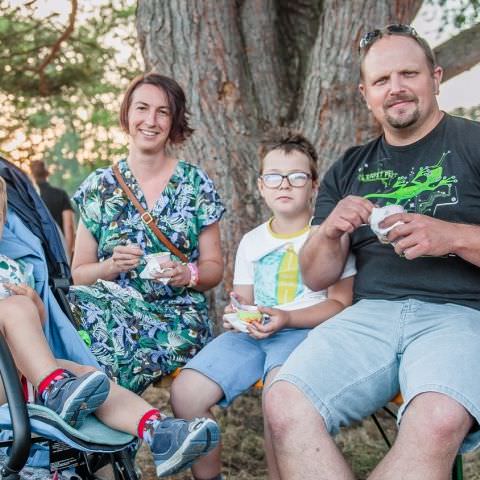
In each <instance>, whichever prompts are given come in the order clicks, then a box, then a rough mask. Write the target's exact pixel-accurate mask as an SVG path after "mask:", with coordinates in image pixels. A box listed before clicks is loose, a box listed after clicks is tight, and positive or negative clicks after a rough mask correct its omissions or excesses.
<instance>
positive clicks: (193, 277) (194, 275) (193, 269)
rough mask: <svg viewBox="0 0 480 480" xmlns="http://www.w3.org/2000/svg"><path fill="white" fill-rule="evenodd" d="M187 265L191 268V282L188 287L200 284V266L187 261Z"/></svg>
mask: <svg viewBox="0 0 480 480" xmlns="http://www.w3.org/2000/svg"><path fill="white" fill-rule="evenodd" d="M187 267H188V269H189V270H190V282H188V285H187V287H189V288H192V287H196V286H197V285H198V281H199V278H198V267H197V264H196V263H187Z"/></svg>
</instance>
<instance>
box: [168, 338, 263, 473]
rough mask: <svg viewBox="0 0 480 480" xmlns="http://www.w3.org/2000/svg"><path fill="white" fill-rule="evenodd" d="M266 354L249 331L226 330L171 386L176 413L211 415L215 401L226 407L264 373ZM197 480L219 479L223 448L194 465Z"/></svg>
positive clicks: (199, 354) (201, 352)
mask: <svg viewBox="0 0 480 480" xmlns="http://www.w3.org/2000/svg"><path fill="white" fill-rule="evenodd" d="M264 363H265V354H264V353H263V351H262V349H261V348H260V342H259V341H258V340H256V339H254V338H252V337H250V336H249V335H247V334H244V333H238V332H227V333H224V334H222V335H220V336H218V337H217V338H215V339H214V340H213V341H212V342H210V343H209V344H208V345H207V346H206V347H205V348H203V349H202V350H201V351H200V352H199V353H198V354H197V355H196V356H195V357H194V358H193V359H192V360H190V361H189V362H188V363H187V365H186V366H185V368H184V369H183V370H182V373H181V374H180V375H179V376H178V377H177V378H176V379H175V381H174V382H173V385H172V395H171V401H172V406H173V408H174V412H175V413H176V414H178V415H181V416H185V417H186V418H192V417H193V416H196V415H203V416H205V415H206V416H210V417H211V416H212V414H211V412H210V409H211V407H213V406H214V405H215V404H217V403H218V404H219V405H220V406H223V407H226V406H228V405H229V404H230V403H231V402H232V401H233V400H234V399H235V398H236V397H237V396H239V395H240V394H241V393H243V392H245V391H246V390H248V389H249V388H250V387H251V386H252V385H254V384H255V382H256V381H257V380H258V379H259V378H261V377H262V376H263V369H264ZM192 470H193V474H194V477H195V478H196V479H201V480H204V479H212V478H216V477H217V476H218V475H219V474H220V472H221V461H220V448H218V449H216V450H215V451H213V452H212V454H210V455H208V456H207V457H205V458H204V459H201V460H200V461H199V462H197V463H196V464H195V466H194V467H193V469H192Z"/></svg>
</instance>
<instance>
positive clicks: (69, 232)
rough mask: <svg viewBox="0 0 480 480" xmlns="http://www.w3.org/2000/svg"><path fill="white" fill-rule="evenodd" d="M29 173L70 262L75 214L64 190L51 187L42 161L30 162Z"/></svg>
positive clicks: (47, 172) (73, 241) (46, 169)
mask: <svg viewBox="0 0 480 480" xmlns="http://www.w3.org/2000/svg"><path fill="white" fill-rule="evenodd" d="M30 172H31V173H32V176H33V179H34V180H35V183H36V184H37V187H38V189H39V191H40V196H41V197H42V200H43V201H44V202H45V205H46V206H47V208H48V210H49V211H50V213H51V214H52V217H53V219H54V220H55V222H56V223H57V225H58V226H59V228H60V231H61V233H62V235H63V240H64V241H65V243H64V245H65V251H66V253H67V257H68V259H69V260H70V259H71V258H72V255H73V247H74V245H75V214H74V211H73V207H72V204H71V203H70V199H69V198H68V194H67V192H66V191H65V190H62V189H61V188H57V187H53V186H52V185H50V183H48V181H47V179H48V176H49V171H48V168H47V166H46V165H45V162H44V161H42V160H34V161H32V162H30Z"/></svg>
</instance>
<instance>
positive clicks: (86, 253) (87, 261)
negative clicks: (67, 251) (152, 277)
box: [72, 221, 143, 285]
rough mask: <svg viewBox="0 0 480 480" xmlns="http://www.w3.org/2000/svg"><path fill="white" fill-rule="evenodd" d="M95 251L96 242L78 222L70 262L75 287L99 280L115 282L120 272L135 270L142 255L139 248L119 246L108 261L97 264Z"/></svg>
mask: <svg viewBox="0 0 480 480" xmlns="http://www.w3.org/2000/svg"><path fill="white" fill-rule="evenodd" d="M97 251H98V244H97V241H96V240H95V238H94V237H93V235H92V234H91V233H90V232H89V231H88V229H87V228H86V227H85V225H84V224H83V223H82V222H81V221H80V223H79V224H78V230H77V237H76V241H75V253H74V256H73V262H72V277H73V282H74V283H75V284H76V285H91V284H93V283H95V282H96V281H97V280H99V279H102V280H115V279H116V278H117V277H118V275H119V274H120V273H121V272H127V271H129V270H132V269H133V268H135V267H136V266H137V265H138V263H139V262H140V258H141V256H142V255H143V252H142V250H141V249H140V248H139V247H136V246H133V245H130V246H127V245H125V246H120V245H119V246H117V247H115V248H114V249H113V255H112V256H111V257H110V258H109V259H107V260H105V261H103V262H99V261H98V257H97Z"/></svg>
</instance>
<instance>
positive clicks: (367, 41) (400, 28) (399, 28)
mask: <svg viewBox="0 0 480 480" xmlns="http://www.w3.org/2000/svg"><path fill="white" fill-rule="evenodd" d="M384 35H406V36H409V37H413V38H418V33H417V31H416V30H415V29H414V28H413V27H412V26H410V25H404V24H402V23H392V24H391V25H387V26H386V27H383V28H381V29H378V28H376V29H375V30H372V31H371V32H367V33H366V34H365V35H364V36H363V37H362V38H361V39H360V43H359V45H358V50H359V51H361V50H364V49H365V48H368V47H369V46H370V45H372V43H374V42H376V41H377V40H378V39H379V38H382V37H383V36H384Z"/></svg>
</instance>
